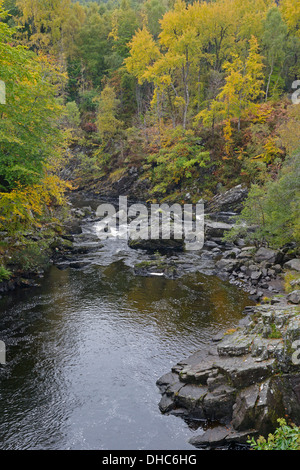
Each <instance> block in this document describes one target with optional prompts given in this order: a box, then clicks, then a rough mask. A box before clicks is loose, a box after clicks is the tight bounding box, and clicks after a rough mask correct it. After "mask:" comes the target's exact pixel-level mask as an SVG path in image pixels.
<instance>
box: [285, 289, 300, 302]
mask: <svg viewBox="0 0 300 470" xmlns="http://www.w3.org/2000/svg"><path fill="white" fill-rule="evenodd" d="M287 300H288V301H289V302H292V303H293V304H300V290H299V289H298V290H294V291H293V292H291V293H290V294H288V295H287Z"/></svg>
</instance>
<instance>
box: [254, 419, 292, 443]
mask: <svg viewBox="0 0 300 470" xmlns="http://www.w3.org/2000/svg"><path fill="white" fill-rule="evenodd" d="M277 421H278V423H279V427H278V428H277V429H276V430H275V432H274V434H269V436H268V439H267V440H266V439H265V438H264V437H262V436H260V437H259V438H258V439H257V441H256V440H255V439H254V438H252V439H251V440H249V441H248V443H249V444H250V447H251V449H253V450H300V428H299V427H297V426H295V425H294V424H292V425H291V426H289V425H287V423H286V420H285V419H282V418H281V419H278V420H277Z"/></svg>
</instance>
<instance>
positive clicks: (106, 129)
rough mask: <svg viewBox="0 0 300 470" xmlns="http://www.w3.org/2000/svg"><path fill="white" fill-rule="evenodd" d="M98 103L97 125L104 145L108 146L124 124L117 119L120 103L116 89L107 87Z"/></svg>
mask: <svg viewBox="0 0 300 470" xmlns="http://www.w3.org/2000/svg"><path fill="white" fill-rule="evenodd" d="M97 103H98V109H97V118H96V125H97V129H98V134H99V136H100V138H101V140H102V143H103V144H104V145H106V144H108V143H109V142H110V141H111V140H112V138H113V137H114V136H115V135H116V134H117V133H118V132H119V131H120V129H121V128H122V124H123V123H122V122H121V121H119V120H118V119H117V117H116V116H117V111H118V104H119V101H118V99H117V98H116V93H115V91H114V89H113V88H112V87H110V86H109V85H106V86H105V87H104V89H103V90H102V92H101V94H100V97H99V99H97Z"/></svg>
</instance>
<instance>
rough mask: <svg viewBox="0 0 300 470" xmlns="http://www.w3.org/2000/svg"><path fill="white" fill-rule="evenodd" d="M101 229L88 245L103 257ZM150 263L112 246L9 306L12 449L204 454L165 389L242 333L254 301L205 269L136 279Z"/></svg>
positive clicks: (2, 377) (2, 332) (1, 427)
mask: <svg viewBox="0 0 300 470" xmlns="http://www.w3.org/2000/svg"><path fill="white" fill-rule="evenodd" d="M94 226H95V222H93V221H90V222H88V223H86V224H85V225H84V226H83V234H82V235H81V236H78V239H77V243H78V244H79V246H80V243H85V245H86V244H87V243H90V244H94V247H96V248H97V243H99V241H98V242H97V240H96V239H95V236H94ZM180 256H182V257H183V261H182V262H183V263H184V262H185V261H186V259H184V257H187V260H188V256H189V255H188V254H182V255H180ZM190 256H192V255H190ZM143 257H144V254H143V252H140V251H136V250H131V249H129V248H128V247H127V246H125V245H124V243H123V244H122V243H121V242H115V244H114V243H113V242H112V241H109V242H107V243H106V244H104V246H102V247H100V246H99V249H98V250H97V249H94V250H93V253H92V254H90V255H82V257H81V262H82V266H81V269H73V268H70V267H66V266H65V267H64V269H62V267H63V266H60V267H59V268H58V267H57V266H52V267H51V268H50V269H49V271H48V272H46V274H45V276H44V278H42V279H40V282H39V284H40V285H39V286H38V287H35V288H30V289H27V290H26V289H20V290H16V291H14V292H13V293H11V294H8V295H5V296H3V298H2V299H0V339H1V340H3V341H4V342H5V344H6V361H7V363H6V365H2V366H0V448H1V449H45V450H48V449H52V450H64V449H71V450H73V449H74V450H75V449H76V450H81V449H86V450H89V449H99V450H101V449H102V450H117V449H118V450H133V449H134V450H140V449H141V450H142V449H145V450H174V449H175V450H184V449H193V447H192V446H191V445H190V444H189V443H188V440H189V438H191V437H192V436H193V435H194V434H195V433H198V434H199V433H201V426H200V428H198V426H197V423H192V424H191V423H187V422H185V421H184V420H182V419H181V418H178V417H174V416H165V415H162V414H161V413H160V411H159V408H158V403H159V400H160V394H159V391H158V389H157V387H156V380H157V379H158V378H159V377H161V376H162V375H163V374H165V373H167V372H169V371H170V369H171V367H172V366H173V365H174V364H176V363H177V362H178V361H179V360H181V359H183V358H184V357H186V356H188V355H190V354H191V353H193V352H195V351H196V350H199V349H203V350H205V349H207V348H209V344H210V341H211V338H212V336H214V335H215V334H217V333H219V332H221V331H224V330H226V329H228V328H232V327H234V326H236V325H237V324H238V322H239V320H240V319H241V318H242V311H243V309H244V307H245V306H246V305H248V304H249V299H248V296H247V294H246V293H243V292H242V291H241V290H239V289H237V288H236V287H234V286H232V285H230V284H229V283H227V282H223V281H221V280H220V279H218V278H216V277H214V276H211V275H209V274H207V273H203V272H200V273H199V272H196V271H197V270H194V271H193V270H190V271H187V274H186V275H185V276H183V277H181V278H179V279H166V278H164V277H161V276H155V275H153V276H148V277H143V276H136V275H135V274H134V273H133V270H132V265H133V264H134V263H135V262H136V261H137V259H139V260H141V259H143ZM193 258H194V255H193ZM194 264H196V265H197V263H195V260H194ZM77 268H78V266H77ZM198 424H199V425H201V423H198ZM197 428H198V429H197Z"/></svg>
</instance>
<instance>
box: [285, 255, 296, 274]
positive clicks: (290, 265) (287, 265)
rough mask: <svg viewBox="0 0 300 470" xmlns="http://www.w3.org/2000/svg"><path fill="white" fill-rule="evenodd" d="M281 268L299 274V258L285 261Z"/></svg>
mask: <svg viewBox="0 0 300 470" xmlns="http://www.w3.org/2000/svg"><path fill="white" fill-rule="evenodd" d="M283 267H284V268H285V269H292V270H293V271H298V272H300V258H294V259H291V260H290V261H287V262H286V263H284V265H283Z"/></svg>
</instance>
